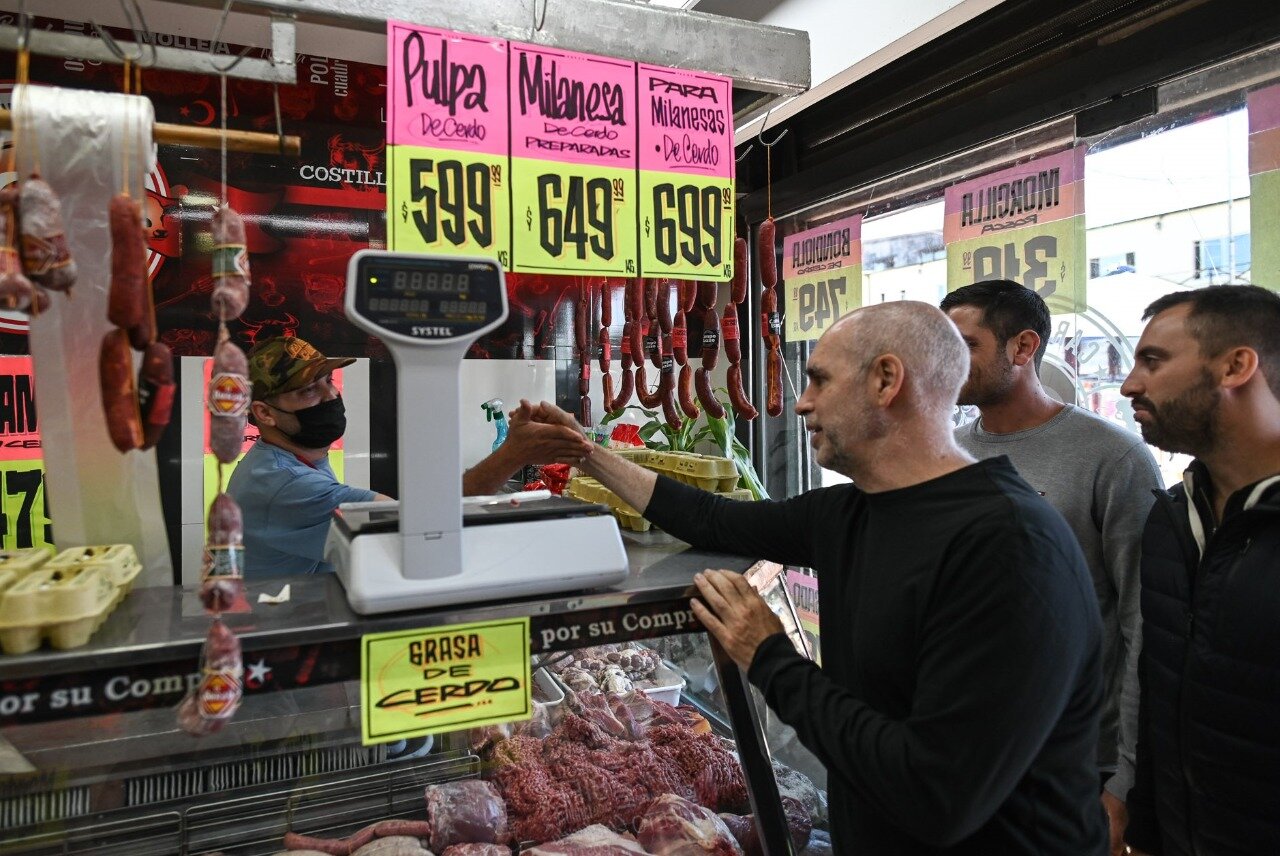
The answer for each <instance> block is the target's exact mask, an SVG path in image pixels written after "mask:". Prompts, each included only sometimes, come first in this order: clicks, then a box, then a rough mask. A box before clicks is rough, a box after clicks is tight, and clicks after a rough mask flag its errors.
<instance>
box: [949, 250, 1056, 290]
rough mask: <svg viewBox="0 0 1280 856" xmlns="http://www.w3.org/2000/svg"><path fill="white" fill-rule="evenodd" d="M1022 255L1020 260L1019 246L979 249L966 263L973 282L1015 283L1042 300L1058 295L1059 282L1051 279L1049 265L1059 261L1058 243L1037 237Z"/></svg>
mask: <svg viewBox="0 0 1280 856" xmlns="http://www.w3.org/2000/svg"><path fill="white" fill-rule="evenodd" d="M1022 252H1023V257H1022V258H1021V259H1020V258H1018V245H1017V244H1016V243H1012V242H1011V243H1008V244H1005V245H1003V246H992V247H978V248H977V249H976V250H974V251H973V257H972V258H971V259H966V261H968V262H970V263H971V264H972V266H973V281H974V282H982V281H984V280H988V279H1012V280H1015V281H1017V282H1020V283H1022V284H1023V285H1024V286H1026V287H1027V288H1029V289H1031V290H1032V291H1034V292H1035V293H1037V294H1039V295H1040V296H1041V297H1048V296H1049V295H1050V294H1053V293H1054V292H1055V291H1057V290H1058V280H1056V279H1049V275H1050V273H1051V272H1050V270H1049V265H1050V264H1051V263H1052V262H1053V261H1054V260H1055V259H1056V258H1057V257H1058V239H1057V238H1056V237H1054V236H1053V235H1037V236H1035V237H1034V238H1030V239H1028V240H1027V241H1026V243H1024V244H1023V245H1022ZM1024 263H1025V264H1026V268H1025V269H1024V268H1023V264H1024Z"/></svg>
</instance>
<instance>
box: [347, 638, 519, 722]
mask: <svg viewBox="0 0 1280 856" xmlns="http://www.w3.org/2000/svg"><path fill="white" fill-rule="evenodd" d="M360 700H361V705H360V728H361V737H362V739H363V741H364V744H365V745H366V746H369V745H373V744H376V743H387V742H390V741H393V740H406V739H408V738H411V737H420V736H422V735H425V734H438V733H441V732H446V731H456V730H458V729H461V728H478V727H480V726H484V725H497V724H499V723H502V722H515V721H518V720H522V719H528V718H529V717H530V716H531V715H532V713H533V701H532V684H531V682H530V669H529V619H528V617H527V616H526V617H524V618H509V619H502V620H498V621H479V622H474V623H471V624H455V625H451V626H448V627H431V628H425V629H421V630H398V631H393V632H390V633H373V634H369V635H368V636H365V637H363V639H362V640H361V644H360Z"/></svg>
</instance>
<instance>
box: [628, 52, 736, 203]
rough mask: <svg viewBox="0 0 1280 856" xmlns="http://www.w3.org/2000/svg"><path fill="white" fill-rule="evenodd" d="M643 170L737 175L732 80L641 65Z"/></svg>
mask: <svg viewBox="0 0 1280 856" xmlns="http://www.w3.org/2000/svg"><path fill="white" fill-rule="evenodd" d="M639 68H640V169H641V170H648V171H651V172H679V173H684V174H686V175H698V176H704V177H707V178H723V179H732V178H733V165H734V161H733V100H732V98H733V82H732V81H731V80H730V79H729V78H727V77H720V76H719V75H714V74H699V73H698V72H693V71H680V70H678V69H674V68H660V67H658V66H652V65H641V66H640V67H639Z"/></svg>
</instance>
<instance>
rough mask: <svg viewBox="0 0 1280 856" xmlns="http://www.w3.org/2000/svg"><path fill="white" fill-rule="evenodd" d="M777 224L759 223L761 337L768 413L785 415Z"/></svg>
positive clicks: (757, 250) (767, 219)
mask: <svg viewBox="0 0 1280 856" xmlns="http://www.w3.org/2000/svg"><path fill="white" fill-rule="evenodd" d="M776 237H777V224H776V223H774V220H773V218H772V217H768V218H766V219H765V221H764V222H763V223H761V224H760V233H759V235H758V236H757V238H756V255H757V257H758V261H759V264H760V282H761V284H762V286H763V289H764V290H763V291H762V292H761V294H760V336H761V338H762V339H764V343H765V408H764V409H765V412H766V413H768V414H769V415H770V416H781V415H782V316H780V315H779V314H778V258H777V256H775V255H774V240H775V238H776Z"/></svg>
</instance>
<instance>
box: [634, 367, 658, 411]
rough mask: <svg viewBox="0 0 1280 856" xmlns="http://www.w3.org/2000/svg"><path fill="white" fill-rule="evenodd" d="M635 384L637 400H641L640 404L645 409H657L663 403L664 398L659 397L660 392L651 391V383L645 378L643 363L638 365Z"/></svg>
mask: <svg viewBox="0 0 1280 856" xmlns="http://www.w3.org/2000/svg"><path fill="white" fill-rule="evenodd" d="M635 383H636V398H638V399H640V403H641V404H643V405H644V406H645V407H657V406H658V405H659V404H661V403H662V398H661V396H659V395H658V391H657V390H656V389H655V390H653V391H652V392H650V391H649V381H648V379H647V378H646V377H645V372H644V363H643V362H639V363H636V381H635Z"/></svg>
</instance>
